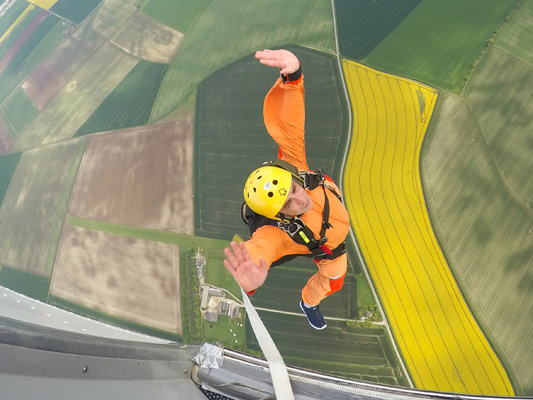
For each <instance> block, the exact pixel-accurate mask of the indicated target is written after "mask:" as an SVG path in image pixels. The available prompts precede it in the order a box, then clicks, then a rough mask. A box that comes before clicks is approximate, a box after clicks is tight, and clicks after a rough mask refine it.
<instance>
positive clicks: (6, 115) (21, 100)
mask: <svg viewBox="0 0 533 400" xmlns="http://www.w3.org/2000/svg"><path fill="white" fill-rule="evenodd" d="M38 112H39V110H37V108H36V107H35V106H34V105H33V103H32V101H31V100H30V99H29V98H28V96H27V95H26V93H25V92H24V90H22V89H17V90H16V91H15V92H14V94H13V95H12V96H11V97H10V98H9V100H7V101H6V102H5V103H4V104H3V105H2V106H0V117H1V118H2V120H3V121H4V124H5V126H6V127H7V129H8V130H9V133H10V135H11V137H12V138H17V137H18V136H19V134H20V132H22V131H23V130H24V128H26V127H27V126H28V125H29V124H30V122H31V121H32V120H33V118H35V116H36V115H37V113H38Z"/></svg>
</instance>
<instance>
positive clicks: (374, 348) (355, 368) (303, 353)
mask: <svg viewBox="0 0 533 400" xmlns="http://www.w3.org/2000/svg"><path fill="white" fill-rule="evenodd" d="M259 315H260V317H261V320H262V321H263V323H264V324H265V326H266V328H267V329H268V331H269V333H270V335H271V336H272V339H273V340H274V342H275V343H276V347H277V348H278V349H279V351H280V353H281V355H282V356H283V358H284V360H285V362H286V364H288V365H293V366H298V367H302V368H308V369H312V370H314V371H323V372H326V373H328V374H332V375H336V376H342V377H347V378H351V379H361V380H365V381H372V382H381V383H387V384H393V385H401V386H405V385H406V384H407V383H406V381H405V380H404V378H403V377H402V374H401V373H400V371H399V369H398V365H397V362H396V360H395V358H394V356H393V353H392V351H391V347H390V344H389V342H388V339H387V334H386V333H385V330H384V329H382V328H374V329H365V328H349V327H347V326H346V324H345V323H344V322H342V321H328V328H327V329H325V330H323V331H316V330H313V329H312V328H310V327H309V325H308V323H307V320H306V319H305V316H304V315H303V314H301V315H285V314H279V313H273V312H267V311H259ZM246 325H247V326H246V340H247V345H248V347H250V348H252V349H254V350H259V347H258V343H257V340H256V339H255V335H254V334H253V331H252V330H251V327H250V325H249V323H248V322H247V324H246Z"/></svg>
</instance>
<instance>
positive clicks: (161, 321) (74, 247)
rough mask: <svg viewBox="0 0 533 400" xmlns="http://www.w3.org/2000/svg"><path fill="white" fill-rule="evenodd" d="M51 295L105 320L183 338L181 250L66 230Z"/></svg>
mask: <svg viewBox="0 0 533 400" xmlns="http://www.w3.org/2000/svg"><path fill="white" fill-rule="evenodd" d="M50 293H51V294H52V295H54V296H58V297H61V298H63V299H66V300H68V301H71V302H73V303H76V304H80V305H82V306H84V307H88V308H90V309H93V310H96V311H99V312H102V313H104V314H108V315H111V316H114V317H118V318H123V319H126V320H129V321H133V322H136V323H139V324H142V325H145V326H149V327H153V328H157V329H161V330H164V331H168V332H173V333H177V334H181V333H182V326H181V307H180V297H179V247H178V246H176V245H171V244H167V243H160V242H153V241H149V240H142V239H134V238H129V237H125V236H119V235H114V234H110V233H106V232H99V231H93V230H89V229H84V228H79V227H74V226H70V225H68V224H66V225H65V228H64V230H63V235H62V238H61V245H60V248H59V252H58V257H57V261H56V265H55V267H54V273H53V276H52V283H51V286H50Z"/></svg>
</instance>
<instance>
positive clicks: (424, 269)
mask: <svg viewBox="0 0 533 400" xmlns="http://www.w3.org/2000/svg"><path fill="white" fill-rule="evenodd" d="M343 68H344V73H345V75H346V78H347V84H348V91H349V93H350V97H351V101H352V107H353V113H354V128H353V138H352V143H351V146H350V153H349V157H348V160H347V165H346V174H345V180H344V189H345V194H346V204H347V208H348V210H349V213H350V217H351V221H352V226H353V228H354V231H355V234H356V236H357V240H358V241H359V244H360V246H361V250H362V252H363V255H364V258H365V260H366V263H367V266H368V269H369V271H370V274H371V276H372V279H373V281H374V283H375V285H376V288H377V290H378V292H379V296H380V298H381V300H382V302H383V306H384V308H385V310H386V313H387V317H388V319H389V323H390V325H391V328H392V330H393V333H394V336H395V339H396V341H397V343H398V346H399V348H400V350H401V353H402V355H403V357H404V360H405V363H406V365H407V368H408V369H409V372H410V374H411V377H412V379H413V381H414V383H415V385H416V386H417V387H418V388H422V389H429V390H438V391H448V392H455V393H470V394H484V395H513V388H512V386H511V383H510V381H509V379H508V377H507V374H506V372H505V370H504V368H503V367H502V365H501V363H500V361H499V360H498V357H497V356H496V354H495V353H494V351H493V350H492V348H491V346H490V344H489V343H488V341H487V339H486V338H485V337H484V335H483V333H482V332H481V330H480V328H479V327H478V325H477V323H476V321H475V319H474V318H473V316H472V314H471V313H470V310H469V309H468V306H467V304H466V302H465V300H464V299H463V297H462V295H461V292H460V291H459V289H458V287H457V285H456V282H455V280H454V278H453V275H452V274H451V272H450V270H449V267H448V265H447V263H446V260H445V258H444V255H443V254H442V251H441V250H440V248H439V245H438V243H437V240H436V238H435V236H434V233H433V231H432V228H431V223H430V220H429V216H428V213H427V210H426V204H425V202H424V196H423V193H422V186H421V181H420V173H419V156H420V148H421V145H422V140H423V138H424V134H425V132H426V129H427V126H428V123H429V120H430V117H431V114H432V112H433V108H434V106H435V102H436V100H437V93H436V91H435V90H433V89H432V88H429V87H427V86H424V85H421V84H419V83H417V82H413V81H410V80H407V79H403V78H399V77H396V76H392V75H388V74H385V73H382V72H378V71H376V70H373V69H370V68H367V67H365V66H362V65H360V64H357V63H354V62H350V61H344V63H343Z"/></svg>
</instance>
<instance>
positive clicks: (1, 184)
mask: <svg viewBox="0 0 533 400" xmlns="http://www.w3.org/2000/svg"><path fill="white" fill-rule="evenodd" d="M19 160H20V153H13V154H8V155H7V156H0V171H2V173H1V174H0V205H1V204H2V201H3V200H4V196H5V194H6V191H7V188H8V186H9V183H10V182H11V178H12V177H13V174H14V172H15V169H16V168H17V165H18V163H19Z"/></svg>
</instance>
